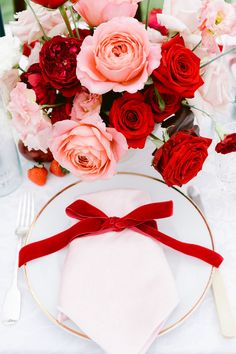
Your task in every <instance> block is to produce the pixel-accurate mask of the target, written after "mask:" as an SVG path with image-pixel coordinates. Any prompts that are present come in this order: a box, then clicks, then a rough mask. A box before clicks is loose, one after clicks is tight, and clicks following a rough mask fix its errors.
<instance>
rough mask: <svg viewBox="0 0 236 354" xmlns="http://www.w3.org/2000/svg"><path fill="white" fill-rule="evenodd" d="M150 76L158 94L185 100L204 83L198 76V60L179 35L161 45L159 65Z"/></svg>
mask: <svg viewBox="0 0 236 354" xmlns="http://www.w3.org/2000/svg"><path fill="white" fill-rule="evenodd" d="M152 75H153V80H154V82H155V85H156V87H157V89H158V90H159V91H160V92H162V93H176V94H178V95H180V96H182V97H187V98H192V97H194V92H195V91H196V90H197V89H198V88H199V87H200V86H202V85H203V83H204V81H203V79H202V78H201V75H200V58H198V57H197V56H196V55H195V54H194V53H193V52H192V51H191V50H190V49H188V48H186V47H185V44H184V40H183V38H182V37H180V36H179V35H177V36H175V37H174V38H172V39H171V40H170V41H168V42H166V43H164V44H163V45H162V58H161V64H160V66H159V67H158V68H157V69H155V70H154V71H153V74H152Z"/></svg>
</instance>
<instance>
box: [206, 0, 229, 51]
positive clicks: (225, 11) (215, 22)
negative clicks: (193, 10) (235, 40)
mask: <svg viewBox="0 0 236 354" xmlns="http://www.w3.org/2000/svg"><path fill="white" fill-rule="evenodd" d="M235 19H236V6H235V5H232V4H228V3H226V2H225V1H224V0H214V1H212V0H204V1H203V4H202V7H201V11H200V30H201V32H202V44H203V46H204V47H206V48H207V49H208V51H209V52H210V53H216V52H218V51H219V47H218V45H217V42H216V39H217V37H219V36H221V35H224V34H229V35H232V36H233V35H235V34H236V20H235Z"/></svg>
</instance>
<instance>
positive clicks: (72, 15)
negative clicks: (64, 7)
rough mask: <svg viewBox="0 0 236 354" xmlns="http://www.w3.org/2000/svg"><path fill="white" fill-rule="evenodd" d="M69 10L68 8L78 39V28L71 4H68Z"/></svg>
mask: <svg viewBox="0 0 236 354" xmlns="http://www.w3.org/2000/svg"><path fill="white" fill-rule="evenodd" d="M69 10H70V13H71V17H72V21H73V24H74V26H75V32H76V35H77V37H78V39H80V35H79V30H78V28H77V25H76V20H75V14H74V10H73V6H69Z"/></svg>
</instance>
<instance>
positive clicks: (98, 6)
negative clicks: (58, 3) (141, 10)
mask: <svg viewBox="0 0 236 354" xmlns="http://www.w3.org/2000/svg"><path fill="white" fill-rule="evenodd" d="M140 1H141V0H109V1H107V0H98V1H94V0H80V1H78V2H77V3H76V4H75V5H74V9H75V10H76V11H78V13H79V14H80V16H82V17H83V19H84V20H85V21H86V22H87V23H88V24H89V26H91V27H96V26H98V25H100V24H101V23H103V22H107V21H108V20H111V19H112V18H113V17H119V16H127V17H134V16H135V14H136V11H137V9H138V3H139V2H140Z"/></svg>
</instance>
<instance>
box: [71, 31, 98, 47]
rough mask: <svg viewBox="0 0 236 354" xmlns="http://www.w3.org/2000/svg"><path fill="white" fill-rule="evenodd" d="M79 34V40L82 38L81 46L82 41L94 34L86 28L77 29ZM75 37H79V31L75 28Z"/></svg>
mask: <svg viewBox="0 0 236 354" xmlns="http://www.w3.org/2000/svg"><path fill="white" fill-rule="evenodd" d="M77 30H78V32H79V38H80V41H81V44H82V41H83V40H84V39H85V38H86V37H87V36H92V35H93V33H92V31H91V30H90V29H86V28H77ZM72 32H73V35H74V36H75V37H76V36H77V33H76V32H77V31H76V29H75V28H74V29H73V31H72Z"/></svg>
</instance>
